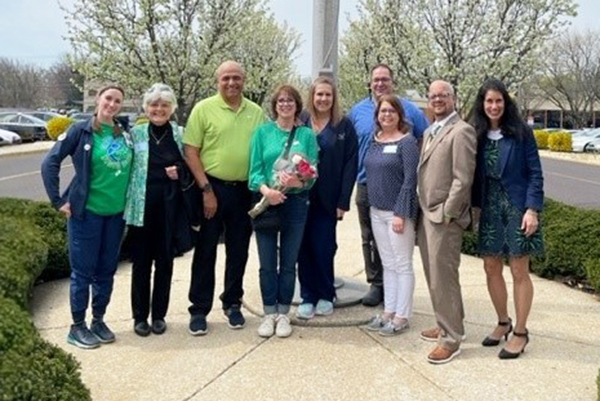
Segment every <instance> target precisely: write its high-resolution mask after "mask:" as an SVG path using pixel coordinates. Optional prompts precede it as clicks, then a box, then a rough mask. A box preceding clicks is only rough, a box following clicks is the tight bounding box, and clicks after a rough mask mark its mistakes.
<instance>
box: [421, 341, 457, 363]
mask: <svg viewBox="0 0 600 401" xmlns="http://www.w3.org/2000/svg"><path fill="white" fill-rule="evenodd" d="M459 354H460V348H457V349H456V350H455V351H450V350H449V349H448V348H444V347H442V346H441V345H438V346H436V347H435V348H434V349H433V351H431V353H430V354H429V355H428V356H427V361H429V363H433V364H435V365H441V364H443V363H448V362H450V361H451V360H452V359H453V358H454V357H455V356H457V355H459Z"/></svg>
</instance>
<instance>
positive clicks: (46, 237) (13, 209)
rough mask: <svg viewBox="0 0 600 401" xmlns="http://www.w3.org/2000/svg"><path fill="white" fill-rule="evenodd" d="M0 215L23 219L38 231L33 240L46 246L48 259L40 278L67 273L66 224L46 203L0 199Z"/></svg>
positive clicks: (53, 277) (57, 276) (68, 271)
mask: <svg viewBox="0 0 600 401" xmlns="http://www.w3.org/2000/svg"><path fill="white" fill-rule="evenodd" d="M0 216H12V217H19V218H26V219H27V220H29V221H30V222H31V223H33V224H34V225H35V226H37V227H38V229H39V230H40V233H39V236H38V238H37V241H42V242H44V243H46V244H47V246H48V260H47V263H46V264H45V265H44V266H42V274H41V276H40V279H41V280H44V281H46V280H51V279H57V278H63V277H68V276H69V274H70V271H71V270H70V267H69V255H68V249H67V226H66V224H65V219H64V217H63V216H62V215H61V214H60V213H59V212H58V211H56V210H55V209H54V208H53V207H52V206H51V205H50V204H49V203H48V202H33V201H30V200H27V199H15V198H1V199H0ZM36 277H37V276H36Z"/></svg>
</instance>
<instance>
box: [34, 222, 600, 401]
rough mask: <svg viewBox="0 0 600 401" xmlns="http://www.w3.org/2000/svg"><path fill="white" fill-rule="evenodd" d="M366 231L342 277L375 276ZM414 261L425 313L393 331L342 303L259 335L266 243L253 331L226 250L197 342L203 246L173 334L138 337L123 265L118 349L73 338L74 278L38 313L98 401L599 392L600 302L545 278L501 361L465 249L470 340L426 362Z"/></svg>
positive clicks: (250, 270) (342, 235)
mask: <svg viewBox="0 0 600 401" xmlns="http://www.w3.org/2000/svg"><path fill="white" fill-rule="evenodd" d="M358 227H359V225H358V221H357V216H356V214H355V212H354V211H352V212H350V213H349V214H348V215H347V218H346V219H344V221H343V222H341V223H340V225H339V229H338V237H339V238H338V240H339V250H338V256H337V259H336V272H337V274H338V275H340V276H346V277H354V278H357V279H361V280H363V279H364V278H363V277H364V274H363V272H362V268H361V261H362V256H361V250H360V249H361V248H360V235H359V229H358ZM414 260H415V272H416V281H417V285H416V291H415V316H414V318H413V319H412V320H411V329H410V330H409V331H408V332H406V333H404V334H402V335H400V336H396V337H391V338H389V337H388V338H384V337H381V336H379V335H378V334H377V333H375V334H372V333H370V332H367V331H366V330H365V329H364V327H363V326H361V324H362V323H364V322H366V321H367V320H368V319H369V318H370V317H371V316H373V315H374V314H375V313H379V312H380V311H381V309H379V308H375V309H372V308H365V307H363V306H353V307H349V308H344V309H337V310H336V312H335V313H334V314H333V315H332V316H331V317H328V318H316V319H315V320H314V321H311V323H310V325H311V326H299V325H295V326H294V333H293V334H292V336H291V337H290V338H287V339H279V338H276V337H273V338H271V339H267V340H265V339H262V338H260V337H258V335H257V333H256V331H257V328H258V325H259V323H260V317H259V316H257V315H256V314H254V313H253V312H251V311H261V309H262V307H261V298H260V291H259V286H258V257H257V252H256V245H255V243H254V242H253V243H252V244H251V248H250V260H249V263H248V267H247V271H246V279H245V290H246V295H245V298H244V301H245V304H246V309H245V310H244V313H245V315H246V318H247V324H246V327H245V328H244V329H243V330H237V331H234V330H230V329H229V328H228V327H227V324H226V320H225V318H224V317H223V314H222V312H221V310H220V302H219V300H218V294H219V293H220V291H221V290H222V278H223V261H224V253H223V249H222V246H220V249H219V259H218V268H217V269H218V274H217V277H218V281H217V291H216V292H217V296H215V307H214V308H213V311H212V313H211V314H210V315H209V316H208V322H209V333H208V334H207V335H206V336H204V337H192V336H191V335H190V334H188V328H187V327H188V321H189V316H188V313H187V307H188V300H187V292H188V288H189V281H190V264H191V253H190V254H187V255H185V256H184V257H181V258H178V259H176V266H175V271H174V277H173V287H172V294H171V305H170V309H169V314H168V316H167V323H168V330H167V332H166V333H165V334H164V335H162V336H156V335H151V336H149V337H146V338H141V337H138V336H137V335H135V334H134V333H133V321H132V320H131V317H130V316H131V311H130V299H129V297H130V280H131V275H130V265H129V264H123V265H122V266H121V267H120V268H119V271H118V273H117V276H116V282H115V291H114V294H113V299H112V302H111V305H110V307H109V310H108V314H107V316H106V320H107V321H108V323H109V325H110V326H111V327H112V328H113V330H114V331H115V333H116V335H117V341H116V342H115V343H114V344H111V345H106V346H102V347H101V348H100V349H97V350H91V351H84V350H80V349H78V348H75V347H72V346H69V345H68V344H67V343H66V340H65V339H66V335H67V332H68V328H69V324H70V313H69V303H68V280H61V281H56V282H51V283H47V284H43V285H40V286H38V287H36V289H35V291H34V297H33V301H32V303H31V308H32V314H33V317H34V321H35V324H36V326H37V327H38V329H39V330H40V333H41V335H42V336H43V337H44V338H46V339H47V340H49V341H51V342H53V343H55V344H57V345H59V346H60V347H62V348H64V349H65V350H66V351H68V352H70V353H72V354H73V355H74V356H75V357H76V358H77V359H78V360H79V361H80V362H81V365H82V372H83V380H84V382H85V383H86V385H88V386H89V387H90V389H91V391H92V395H93V398H94V400H128V401H129V400H173V401H182V400H194V401H199V400H283V399H285V400H431V399H437V400H446V399H447V400H476V401H480V400H595V399H596V391H597V390H596V384H595V379H596V375H597V373H598V368H599V367H600V335H599V333H600V303H599V302H598V301H597V299H595V298H594V297H593V296H591V295H588V294H584V293H582V292H578V291H575V290H572V289H569V288H567V287H566V286H564V285H562V284H559V283H556V282H552V281H547V280H543V279H540V278H537V277H534V281H535V283H534V285H535V291H536V294H535V298H534V305H533V311H532V313H531V318H530V323H529V330H530V333H531V342H530V344H529V345H528V347H527V350H526V352H525V353H524V354H523V355H522V356H521V357H520V358H519V359H517V360H513V361H501V360H499V359H498V358H497V353H498V351H499V350H500V347H492V348H484V347H482V346H481V345H480V342H481V340H482V339H483V338H484V337H485V336H486V334H488V333H489V332H490V331H491V330H492V329H493V327H494V326H495V324H496V317H495V314H494V312H493V309H492V305H491V302H490V300H489V297H488V294H487V289H486V284H485V275H484V272H483V269H482V262H481V260H479V259H476V258H473V257H468V256H463V258H462V265H461V282H462V286H463V287H462V288H463V296H464V302H465V312H466V333H467V340H466V341H465V343H464V344H463V347H462V350H463V351H462V354H461V355H460V356H458V357H457V358H456V359H455V360H453V361H452V362H450V363H449V364H446V365H440V366H435V365H431V364H429V363H428V362H427V361H426V356H427V354H428V352H429V350H430V349H431V348H432V344H431V343H426V342H424V341H422V340H420V339H419V332H420V331H421V330H423V329H425V328H429V327H431V326H432V325H433V324H434V318H433V314H432V309H431V303H430V301H429V295H428V291H427V288H426V284H425V278H424V276H423V272H422V266H421V263H420V257H419V256H418V249H415V258H414ZM506 273H507V275H506V278H507V279H509V280H510V274H508V273H509V272H508V271H506ZM510 302H511V303H512V300H511V301H510ZM511 315H512V316H513V317H514V313H513V312H512V306H511Z"/></svg>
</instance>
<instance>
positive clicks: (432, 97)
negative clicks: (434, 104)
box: [427, 93, 452, 100]
mask: <svg viewBox="0 0 600 401" xmlns="http://www.w3.org/2000/svg"><path fill="white" fill-rule="evenodd" d="M450 96H452V95H451V94H449V93H436V94H431V93H430V94H428V95H427V98H428V99H429V100H438V99H439V100H446V99H448V98H449V97H450Z"/></svg>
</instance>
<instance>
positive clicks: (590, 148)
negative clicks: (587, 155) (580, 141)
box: [586, 138, 600, 153]
mask: <svg viewBox="0 0 600 401" xmlns="http://www.w3.org/2000/svg"><path fill="white" fill-rule="evenodd" d="M586 152H591V153H600V138H596V139H594V140H593V141H591V142H590V143H588V144H587V147H586Z"/></svg>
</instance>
